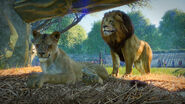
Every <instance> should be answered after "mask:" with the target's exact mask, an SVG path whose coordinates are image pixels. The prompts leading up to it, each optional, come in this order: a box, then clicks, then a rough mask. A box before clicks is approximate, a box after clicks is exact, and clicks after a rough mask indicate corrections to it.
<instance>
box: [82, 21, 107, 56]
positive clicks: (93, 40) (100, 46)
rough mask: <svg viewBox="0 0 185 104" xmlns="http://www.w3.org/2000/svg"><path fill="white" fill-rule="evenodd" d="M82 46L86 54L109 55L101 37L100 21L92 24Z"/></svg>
mask: <svg viewBox="0 0 185 104" xmlns="http://www.w3.org/2000/svg"><path fill="white" fill-rule="evenodd" d="M83 46H84V48H85V50H86V53H88V54H99V53H100V52H101V53H109V47H108V46H107V44H106V43H105V42H104V40H103V39H102V37H101V21H98V22H95V23H94V24H93V27H92V29H91V31H90V32H89V34H88V38H87V40H86V41H85V42H84V44H83Z"/></svg>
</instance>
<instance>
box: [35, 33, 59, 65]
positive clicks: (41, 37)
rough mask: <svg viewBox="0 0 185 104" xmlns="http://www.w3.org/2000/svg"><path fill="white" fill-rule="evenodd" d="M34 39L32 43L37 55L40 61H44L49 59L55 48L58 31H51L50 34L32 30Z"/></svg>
mask: <svg viewBox="0 0 185 104" xmlns="http://www.w3.org/2000/svg"><path fill="white" fill-rule="evenodd" d="M33 36H34V40H33V43H34V45H35V47H36V50H37V56H38V57H39V61H40V62H46V61H47V60H49V59H51V58H52V57H53V56H54V54H55V53H56V50H57V48H58V47H57V43H58V40H59V38H60V33H59V32H53V33H52V34H51V35H47V34H40V33H39V32H37V31H33Z"/></svg>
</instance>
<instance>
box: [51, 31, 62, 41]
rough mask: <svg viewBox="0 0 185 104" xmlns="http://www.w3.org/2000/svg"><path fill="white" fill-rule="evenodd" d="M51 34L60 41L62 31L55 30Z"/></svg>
mask: <svg viewBox="0 0 185 104" xmlns="http://www.w3.org/2000/svg"><path fill="white" fill-rule="evenodd" d="M50 36H51V38H52V39H54V40H55V41H57V42H58V40H59V39H60V32H58V31H55V32H53V33H52V34H51V35H50Z"/></svg>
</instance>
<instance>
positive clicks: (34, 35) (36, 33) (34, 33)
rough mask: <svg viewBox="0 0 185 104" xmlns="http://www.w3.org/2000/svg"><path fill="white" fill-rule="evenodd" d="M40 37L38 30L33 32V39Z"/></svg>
mask: <svg viewBox="0 0 185 104" xmlns="http://www.w3.org/2000/svg"><path fill="white" fill-rule="evenodd" d="M39 35H40V33H39V32H37V31H36V30H33V37H34V38H36V37H38V36H39Z"/></svg>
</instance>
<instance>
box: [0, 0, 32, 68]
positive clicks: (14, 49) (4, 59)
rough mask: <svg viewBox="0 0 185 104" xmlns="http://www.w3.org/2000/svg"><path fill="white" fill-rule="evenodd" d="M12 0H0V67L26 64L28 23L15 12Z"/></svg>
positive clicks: (28, 34) (27, 56)
mask: <svg viewBox="0 0 185 104" xmlns="http://www.w3.org/2000/svg"><path fill="white" fill-rule="evenodd" d="M14 1H15V0H1V2H0V68H10V67H22V66H27V65H28V60H29V55H28V54H29V36H30V25H29V24H26V23H25V22H24V21H23V20H22V19H21V18H20V16H19V15H18V14H17V13H16V12H15V10H14V8H13V5H14Z"/></svg>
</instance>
